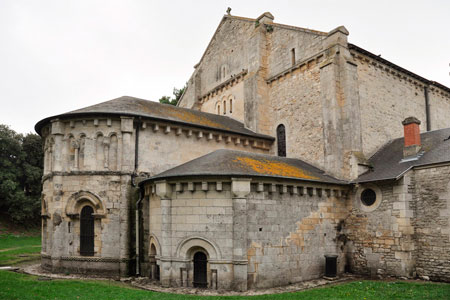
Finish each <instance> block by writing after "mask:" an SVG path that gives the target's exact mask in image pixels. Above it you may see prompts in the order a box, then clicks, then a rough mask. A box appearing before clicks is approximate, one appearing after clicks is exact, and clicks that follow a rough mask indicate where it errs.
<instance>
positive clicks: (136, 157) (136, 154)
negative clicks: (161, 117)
mask: <svg viewBox="0 0 450 300" xmlns="http://www.w3.org/2000/svg"><path fill="white" fill-rule="evenodd" d="M140 128H141V119H140V118H139V120H138V121H137V125H136V139H135V144H134V172H133V174H132V175H131V186H132V187H136V182H135V181H134V180H135V178H136V175H137V170H138V167H139V131H140ZM142 199H143V197H142V189H141V188H139V199H138V201H137V202H136V213H135V216H136V275H140V271H141V268H140V267H141V266H140V263H139V255H140V253H139V247H140V245H139V216H140V215H139V204H140V203H141V201H142Z"/></svg>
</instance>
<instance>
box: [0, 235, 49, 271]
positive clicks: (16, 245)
mask: <svg viewBox="0 0 450 300" xmlns="http://www.w3.org/2000/svg"><path fill="white" fill-rule="evenodd" d="M40 252H41V237H40V236H31V237H30V236H15V235H1V236H0V266H11V265H15V264H18V263H22V262H25V261H30V260H35V259H38V258H39V255H40Z"/></svg>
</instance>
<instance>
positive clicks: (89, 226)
mask: <svg viewBox="0 0 450 300" xmlns="http://www.w3.org/2000/svg"><path fill="white" fill-rule="evenodd" d="M93 213H94V209H93V208H92V207H90V206H88V205H86V206H85V207H83V209H82V210H81V216H80V254H81V255H84V256H93V255H94V216H93V215H92V214H93Z"/></svg>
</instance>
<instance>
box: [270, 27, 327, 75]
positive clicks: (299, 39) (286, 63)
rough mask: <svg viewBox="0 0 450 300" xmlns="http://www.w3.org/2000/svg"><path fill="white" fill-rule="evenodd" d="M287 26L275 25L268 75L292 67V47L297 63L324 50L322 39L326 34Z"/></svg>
mask: <svg viewBox="0 0 450 300" xmlns="http://www.w3.org/2000/svg"><path fill="white" fill-rule="evenodd" d="M287 27H288V26H282V25H281V26H280V25H273V32H272V34H271V44H270V49H269V59H268V68H269V72H268V77H272V76H274V75H276V74H278V73H280V72H282V71H284V70H286V69H289V68H290V67H292V49H295V62H296V63H297V62H299V61H303V60H306V59H308V58H309V57H311V56H313V55H316V54H317V53H319V52H320V51H321V50H323V43H322V41H323V39H324V38H325V37H326V35H323V34H317V33H312V32H308V31H307V30H304V31H303V30H301V29H292V28H287Z"/></svg>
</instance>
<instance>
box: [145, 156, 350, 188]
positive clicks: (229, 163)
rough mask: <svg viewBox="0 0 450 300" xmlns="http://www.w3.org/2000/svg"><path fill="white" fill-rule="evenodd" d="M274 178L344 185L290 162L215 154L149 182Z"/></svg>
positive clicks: (318, 171)
mask: <svg viewBox="0 0 450 300" xmlns="http://www.w3.org/2000/svg"><path fill="white" fill-rule="evenodd" d="M210 175H216V176H236V177H243V176H245V177H275V178H285V179H295V180H304V181H316V182H325V183H334V184H346V182H345V181H341V180H338V179H336V178H334V177H332V176H330V175H327V174H325V172H324V171H322V170H320V169H318V168H316V167H314V166H312V165H310V164H308V163H306V162H304V161H302V160H300V159H294V158H286V157H278V156H271V155H264V154H255V153H249V152H243V151H234V150H217V151H214V152H212V153H210V154H207V155H205V156H202V157H199V158H197V159H194V160H191V161H189V162H187V163H185V164H183V165H180V166H178V167H175V168H173V169H170V170H167V171H165V172H163V173H160V174H158V175H156V176H153V177H151V178H150V180H153V179H162V178H169V177H189V176H210Z"/></svg>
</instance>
